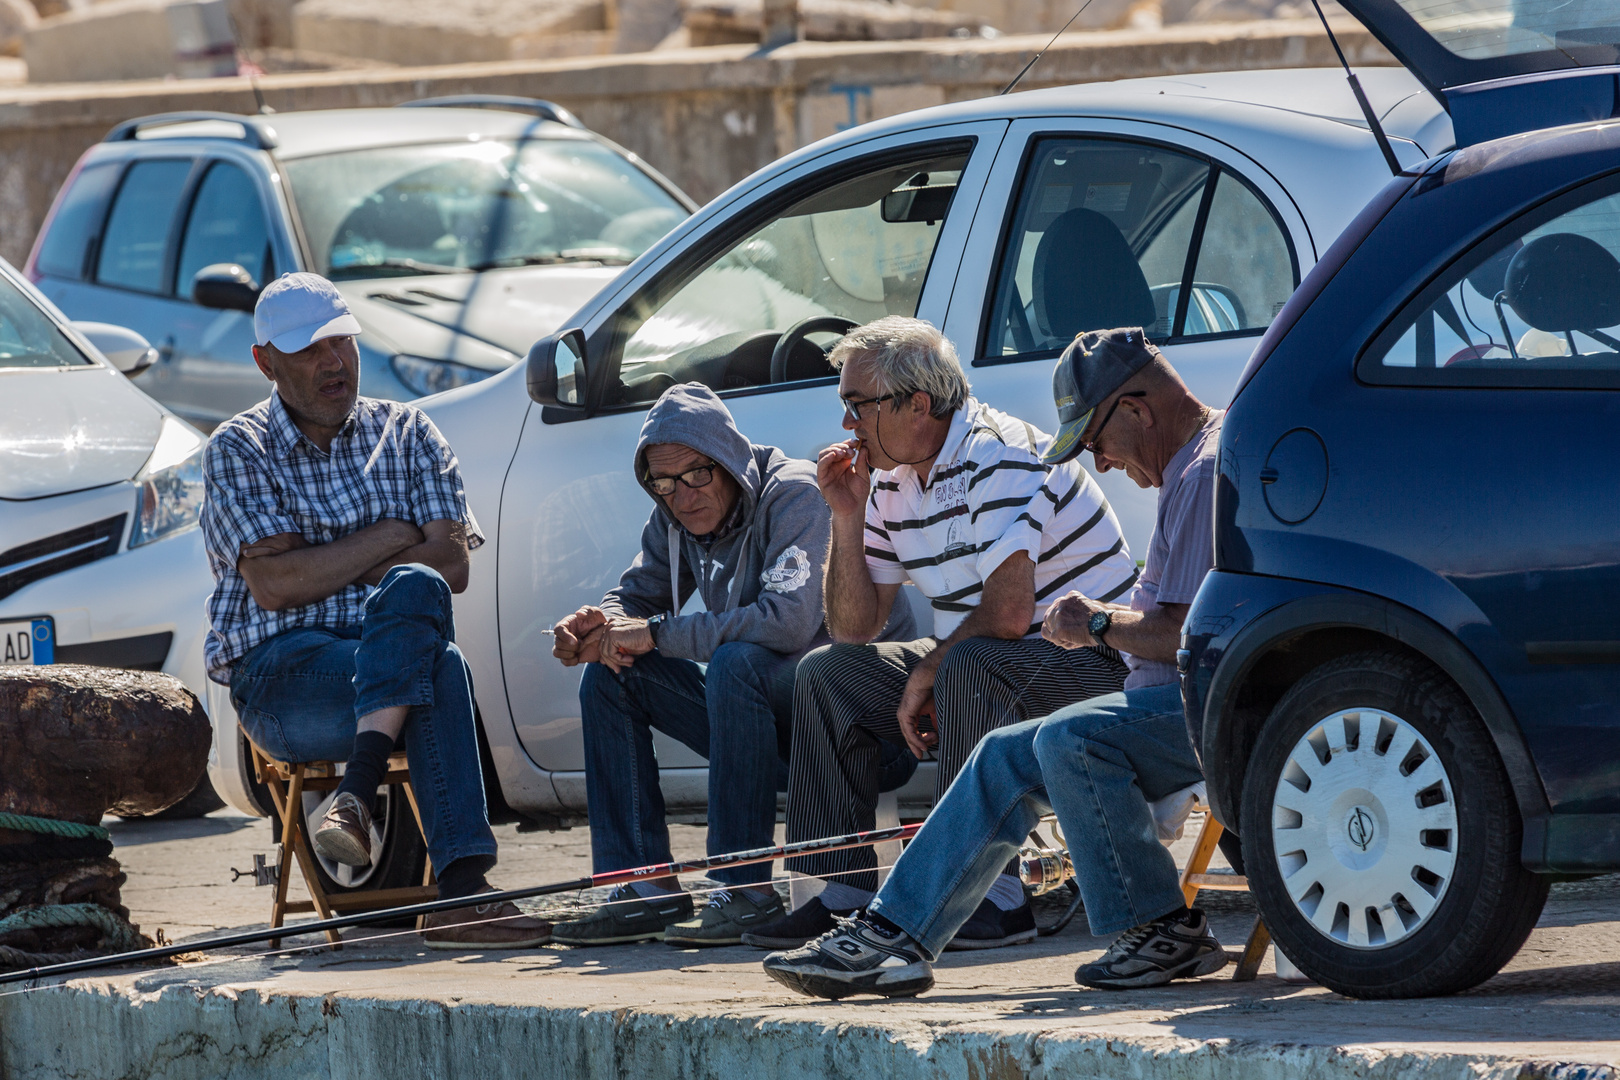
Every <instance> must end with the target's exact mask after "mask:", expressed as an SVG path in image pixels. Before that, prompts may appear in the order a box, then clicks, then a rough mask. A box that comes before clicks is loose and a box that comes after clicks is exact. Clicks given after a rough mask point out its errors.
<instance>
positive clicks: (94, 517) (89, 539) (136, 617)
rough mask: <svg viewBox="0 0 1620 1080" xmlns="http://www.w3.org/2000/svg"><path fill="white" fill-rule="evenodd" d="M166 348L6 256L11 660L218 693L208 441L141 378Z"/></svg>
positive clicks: (2, 315)
mask: <svg viewBox="0 0 1620 1080" xmlns="http://www.w3.org/2000/svg"><path fill="white" fill-rule="evenodd" d="M154 357H155V350H153V349H152V348H151V347H150V346H148V345H147V343H146V341H145V339H143V338H142V337H140V335H138V334H135V333H133V332H132V331H129V330H126V329H123V328H121V327H117V326H109V325H106V324H99V323H71V322H69V321H68V320H67V319H66V318H65V317H64V316H63V315H62V313H61V312H60V311H58V310H57V309H56V308H55V307H54V306H53V305H52V304H51V302H50V301H49V300H47V299H45V297H44V296H42V295H40V293H39V292H38V291H37V290H36V289H35V288H34V287H33V286H32V285H31V284H29V282H28V281H27V280H26V279H25V278H23V276H22V275H21V274H19V273H17V272H16V270H14V269H13V268H12V267H11V266H10V265H9V264H7V263H5V262H4V261H0V638H3V640H0V665H13V664H28V663H59V664H62V663H74V664H95V665H100V666H105V667H121V668H135V669H141V670H147V671H164V672H167V673H168V674H170V675H174V676H176V677H178V678H179V679H180V680H181V681H183V682H184V683H185V684H186V685H187V686H189V687H190V688H191V689H192V691H193V692H194V693H196V694H197V695H198V696H199V697H200V696H202V695H203V694H204V693H205V691H204V686H205V684H206V683H207V679H206V678H205V676H204V674H203V655H202V643H203V634H204V631H205V630H206V629H207V616H206V613H205V611H204V607H203V603H204V601H205V600H206V599H207V597H208V593H209V591H210V590H211V589H212V588H213V577H212V576H211V575H210V574H209V572H208V563H207V559H206V557H205V555H204V554H203V545H202V533H201V531H200V530H199V529H198V528H197V514H198V511H199V509H200V508H201V506H202V495H203V486H202V470H201V466H200V462H201V451H202V446H203V436H202V434H201V433H200V432H198V431H197V429H196V428H194V427H192V426H191V425H190V424H187V423H186V422H185V421H184V420H181V419H180V418H179V417H177V416H175V415H174V414H172V413H170V412H169V411H168V410H167V409H165V408H163V406H161V405H159V404H158V403H157V402H155V401H153V400H152V399H151V398H149V397H147V396H146V394H144V393H142V392H141V391H140V390H138V389H136V388H135V387H134V386H133V385H131V384H130V381H129V375H130V374H132V373H135V372H138V371H139V370H140V369H141V368H143V367H145V366H146V365H148V364H150V363H151V362H152V360H153V359H154Z"/></svg>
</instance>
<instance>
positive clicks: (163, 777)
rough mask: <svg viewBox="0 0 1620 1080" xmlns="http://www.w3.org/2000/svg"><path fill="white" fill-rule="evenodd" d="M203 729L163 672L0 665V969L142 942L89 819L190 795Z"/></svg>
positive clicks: (105, 846)
mask: <svg viewBox="0 0 1620 1080" xmlns="http://www.w3.org/2000/svg"><path fill="white" fill-rule="evenodd" d="M211 737H212V731H211V728H210V726H209V723H208V717H207V716H206V714H204V712H203V709H202V706H201V705H200V704H199V703H198V701H197V699H196V697H195V696H194V695H193V694H192V693H191V691H190V690H188V689H186V687H185V684H183V683H181V682H180V681H179V680H178V679H175V678H173V677H172V676H169V675H161V674H155V673H151V672H143V671H123V670H118V669H113V668H98V667H85V666H81V665H76V664H54V665H43V666H36V667H12V668H0V970H8V969H11V970H14V969H17V968H21V967H32V966H37V965H41V964H47V963H58V962H60V961H62V960H66V959H76V958H79V957H83V956H91V955H96V954H101V953H108V952H116V951H120V950H123V949H127V948H134V947H139V945H140V944H141V942H142V940H143V939H142V938H141V937H140V935H139V933H138V928H137V927H134V926H131V925H130V924H129V921H128V918H129V912H128V910H127V909H126V908H125V907H124V906H123V904H122V903H121V900H120V896H119V889H120V887H121V886H122V885H123V884H124V881H125V876H124V873H123V871H122V870H121V869H120V868H119V865H118V862H117V861H116V860H115V859H113V858H112V857H111V856H112V843H111V841H110V840H109V839H108V838H107V834H106V832H105V830H102V829H101V828H100V827H99V825H98V823H99V822H100V821H101V819H102V816H103V815H104V814H107V813H109V812H110V813H120V814H153V813H156V812H158V811H159V810H162V809H164V808H165V807H167V806H170V805H172V804H173V803H176V802H178V801H179V800H180V799H183V798H184V797H185V796H186V795H188V794H190V792H191V790H192V788H194V787H195V786H196V785H197V782H198V780H200V779H201V778H202V774H203V770H204V769H206V768H207V765H208V747H209V741H210V739H211ZM8 826H9V827H8Z"/></svg>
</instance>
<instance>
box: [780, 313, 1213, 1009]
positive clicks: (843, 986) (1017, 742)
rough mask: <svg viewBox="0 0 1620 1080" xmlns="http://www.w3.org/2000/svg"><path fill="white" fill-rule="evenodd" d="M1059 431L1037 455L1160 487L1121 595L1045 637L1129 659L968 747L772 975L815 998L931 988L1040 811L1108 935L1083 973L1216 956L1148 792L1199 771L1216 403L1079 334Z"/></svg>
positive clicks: (1080, 610) (1080, 612)
mask: <svg viewBox="0 0 1620 1080" xmlns="http://www.w3.org/2000/svg"><path fill="white" fill-rule="evenodd" d="M1053 395H1054V397H1055V398H1056V401H1057V406H1058V416H1059V419H1060V420H1061V421H1062V424H1063V426H1062V428H1061V429H1060V431H1059V432H1058V435H1057V438H1056V439H1055V440H1054V441H1053V444H1052V446H1051V448H1050V449H1049V450H1048V451H1047V452H1046V454H1045V455H1043V460H1046V461H1049V462H1061V461H1067V460H1070V459H1072V458H1074V457H1075V456H1077V455H1078V454H1080V453H1082V452H1083V451H1086V450H1090V451H1091V452H1092V454H1093V456H1094V458H1095V460H1096V466H1097V469H1098V471H1100V472H1107V471H1108V470H1109V469H1124V470H1125V472H1126V475H1128V476H1129V477H1130V478H1131V479H1132V480H1134V481H1136V483H1137V484H1138V485H1140V486H1141V487H1144V488H1146V487H1154V488H1158V489H1159V506H1158V520H1157V522H1156V525H1155V528H1154V533H1153V540H1152V542H1151V544H1150V545H1149V548H1148V556H1147V562H1146V565H1145V566H1144V568H1143V571H1142V576H1141V579H1140V580H1139V581H1138V582H1137V585H1136V587H1135V589H1134V590H1133V591H1132V592H1131V594H1130V596H1129V603H1128V604H1124V605H1118V604H1107V603H1099V602H1098V601H1096V600H1093V599H1091V598H1089V597H1086V596H1083V595H1081V594H1080V593H1077V592H1071V593H1069V594H1068V595H1067V596H1065V597H1064V598H1063V599H1062V600H1061V601H1059V602H1058V603H1056V604H1053V605H1052V607H1051V609H1050V610H1049V611H1048V612H1047V615H1046V619H1045V621H1044V623H1043V625H1042V630H1041V632H1042V634H1043V635H1044V636H1045V637H1047V638H1048V639H1050V640H1052V641H1054V642H1056V643H1058V644H1059V645H1062V646H1064V647H1066V648H1081V647H1084V646H1089V645H1095V644H1098V643H1105V644H1108V645H1111V646H1113V647H1114V648H1116V649H1118V650H1119V651H1120V652H1121V653H1123V654H1125V659H1126V663H1127V664H1128V665H1129V667H1130V675H1129V676H1128V677H1127V679H1126V681H1125V690H1124V692H1122V693H1117V694H1107V695H1104V696H1102V697H1095V698H1091V699H1090V700H1087V701H1082V702H1079V703H1077V704H1074V705H1070V706H1068V707H1066V708H1064V709H1060V710H1059V711H1057V712H1055V713H1053V714H1052V715H1050V716H1047V717H1043V718H1041V719H1037V720H1029V721H1026V722H1024V723H1021V724H1015V725H1012V726H1010V727H1005V728H1002V729H1000V730H998V731H993V732H991V733H990V734H988V735H986V736H985V737H984V739H983V741H982V742H980V743H979V745H978V748H977V749H976V750H975V751H974V753H973V755H972V757H970V758H969V759H968V762H967V764H966V765H965V766H964V767H963V769H962V771H961V773H960V774H959V775H958V776H957V778H956V781H955V783H953V784H952V785H951V788H950V790H949V791H948V792H946V794H945V797H944V798H943V799H942V800H941V801H940V803H939V805H938V806H937V807H935V809H934V812H933V814H932V815H931V816H930V817H929V819H928V823H927V825H926V826H924V828H923V829H922V831H921V832H919V833H918V834H917V837H916V839H915V840H913V841H912V843H911V845H910V846H909V847H908V848H907V849H906V851H905V854H904V855H902V856H901V858H900V860H899V862H898V863H896V865H895V867H894V870H893V872H892V873H891V874H890V876H889V879H888V881H887V882H886V883H885V884H884V886H883V888H882V889H881V890H880V891H879V892H878V895H877V896H876V897H875V898H874V899H873V900H872V902H871V904H870V905H869V906H868V907H867V909H866V913H865V915H864V916H862V917H859V918H855V919H850V920H848V921H846V922H845V923H843V924H842V925H841V926H840V927H839V928H838V929H836V930H834V931H832V932H830V933H828V934H825V935H823V936H822V937H820V938H818V939H816V940H815V941H812V942H810V943H809V944H808V945H806V946H805V947H804V948H802V949H798V950H795V951H792V952H781V953H773V954H771V955H770V956H768V957H766V959H765V970H766V971H767V972H768V973H769V974H770V975H771V976H772V977H774V978H775V979H776V980H777V981H778V982H781V983H783V984H784V985H786V986H788V987H791V988H792V989H794V990H798V991H799V992H801V993H804V994H809V995H812V996H815V997H827V998H838V997H845V996H848V995H851V994H860V993H869V994H879V995H883V996H886V997H902V996H910V995H913V994H918V993H921V992H922V991H924V990H927V989H928V988H929V987H931V986H933V984H934V976H933V971H932V968H931V966H930V965H931V962H932V961H934V960H936V959H937V958H938V956H939V953H940V951H941V950H942V949H943V948H944V946H945V943H946V942H948V941H949V940H950V939H951V936H952V934H954V933H955V932H956V929H957V927H958V926H960V925H961V924H962V923H963V922H964V921H965V920H966V919H967V918H968V916H969V915H971V914H972V913H973V910H974V908H975V906H976V905H977V904H978V902H979V899H980V898H981V897H982V896H984V894H985V892H986V890H987V889H988V888H989V887H990V883H991V882H992V881H993V880H994V879H995V877H996V875H997V874H998V873H999V872H1000V871H1001V868H1002V867H1003V866H1005V865H1006V863H1007V860H1008V859H1009V858H1011V857H1012V856H1013V855H1014V854H1016V852H1017V851H1018V848H1019V845H1020V844H1022V843H1023V841H1024V838H1025V837H1027V836H1028V835H1029V832H1030V830H1031V829H1032V828H1034V827H1035V825H1036V823H1037V822H1038V821H1039V820H1040V818H1041V816H1042V815H1044V814H1050V813H1056V814H1057V818H1058V822H1059V824H1060V826H1061V827H1062V830H1063V835H1064V836H1065V837H1066V838H1067V840H1068V844H1069V852H1070V855H1071V856H1072V857H1073V859H1074V869H1075V879H1076V881H1077V883H1078V884H1079V886H1080V892H1081V896H1082V898H1083V900H1084V902H1085V908H1086V917H1087V919H1088V920H1089V921H1090V923H1091V932H1092V933H1093V934H1098V935H1102V934H1118V935H1119V936H1118V938H1117V939H1116V940H1115V942H1114V944H1113V946H1112V947H1111V948H1109V949H1108V951H1107V952H1105V953H1104V954H1103V955H1102V957H1100V958H1099V959H1097V960H1094V961H1092V962H1091V963H1088V964H1083V965H1082V966H1081V967H1080V968H1079V970H1078V971H1076V972H1075V979H1076V981H1078V982H1079V983H1081V984H1082V985H1085V986H1093V987H1098V988H1102V989H1129V988H1135V987H1143V986H1160V985H1163V984H1165V983H1167V982H1169V981H1171V980H1172V979H1178V978H1192V977H1197V976H1200V975H1207V974H1210V973H1211V972H1215V971H1219V970H1220V969H1221V968H1223V967H1225V966H1226V953H1225V952H1224V951H1223V950H1222V948H1221V946H1220V943H1219V942H1217V941H1216V940H1215V937H1214V935H1212V934H1211V933H1210V931H1209V923H1208V921H1207V920H1206V919H1205V917H1204V914H1203V913H1202V912H1201V911H1199V910H1197V909H1196V908H1193V909H1189V908H1188V907H1187V906H1186V905H1185V903H1184V902H1183V899H1182V893H1181V889H1180V886H1179V883H1178V879H1177V874H1176V866H1175V861H1174V860H1173V859H1172V858H1171V856H1170V853H1169V852H1168V851H1167V850H1166V849H1165V848H1164V847H1163V846H1162V845H1161V844H1160V842H1159V840H1158V839H1157V831H1156V829H1155V825H1154V817H1153V812H1152V809H1151V805H1150V804H1151V803H1152V802H1153V801H1155V800H1158V799H1162V798H1165V797H1166V796H1169V795H1172V794H1174V793H1176V792H1178V791H1181V790H1182V789H1185V788H1187V787H1189V786H1191V785H1193V784H1195V783H1197V782H1198V781H1200V780H1201V779H1202V778H1203V777H1202V773H1201V772H1200V770H1199V764H1198V759H1197V758H1196V757H1195V756H1194V754H1193V748H1192V746H1191V744H1190V742H1189V741H1188V738H1187V728H1186V723H1185V721H1184V719H1183V716H1182V707H1181V692H1180V688H1179V687H1178V685H1177V682H1176V669H1175V655H1176V649H1177V648H1178V647H1179V645H1180V639H1181V625H1182V622H1183V621H1184V620H1185V618H1186V614H1187V608H1188V606H1189V605H1190V604H1191V603H1192V599H1193V596H1194V594H1195V593H1197V591H1198V587H1199V585H1200V584H1201V583H1202V581H1203V579H1204V575H1205V574H1206V573H1207V572H1208V571H1209V569H1210V568H1211V566H1212V564H1213V561H1214V551H1213V548H1214V544H1213V538H1212V535H1211V533H1212V527H1213V526H1212V505H1213V494H1214V486H1215V463H1216V454H1217V451H1218V448H1219V443H1220V427H1221V418H1222V416H1223V414H1222V413H1221V412H1220V411H1218V410H1214V409H1210V408H1208V407H1206V406H1204V405H1203V404H1202V403H1201V402H1199V400H1198V399H1197V398H1195V397H1194V396H1193V395H1192V393H1191V391H1189V390H1188V389H1187V386H1186V384H1185V383H1183V382H1182V381H1181V378H1180V376H1178V375H1177V374H1176V372H1175V369H1173V368H1172V367H1171V366H1170V365H1169V363H1168V362H1167V361H1166V360H1165V359H1164V357H1163V356H1162V355H1160V354H1159V352H1158V350H1157V349H1155V348H1153V346H1152V345H1150V344H1148V343H1147V342H1146V341H1145V340H1144V338H1143V335H1142V331H1141V330H1140V329H1135V328H1132V329H1126V330H1108V331H1099V332H1092V333H1087V334H1082V335H1081V336H1080V337H1078V338H1076V339H1075V341H1074V343H1073V344H1071V345H1070V346H1069V348H1068V349H1067V350H1066V351H1065V352H1064V354H1063V356H1062V358H1061V359H1060V360H1059V361H1058V366H1057V371H1056V373H1055V374H1054V377H1053Z"/></svg>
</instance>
